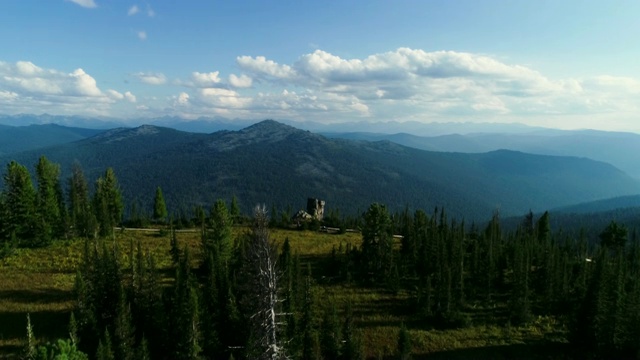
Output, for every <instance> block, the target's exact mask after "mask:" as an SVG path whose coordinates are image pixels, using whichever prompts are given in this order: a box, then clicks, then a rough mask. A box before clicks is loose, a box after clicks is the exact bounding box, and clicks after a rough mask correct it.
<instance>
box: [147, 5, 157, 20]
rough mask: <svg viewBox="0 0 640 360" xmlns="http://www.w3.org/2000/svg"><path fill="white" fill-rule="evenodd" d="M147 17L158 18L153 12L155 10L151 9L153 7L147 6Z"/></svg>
mask: <svg viewBox="0 0 640 360" xmlns="http://www.w3.org/2000/svg"><path fill="white" fill-rule="evenodd" d="M147 16H148V17H155V16H156V12H155V11H153V9H152V8H151V5H149V4H147Z"/></svg>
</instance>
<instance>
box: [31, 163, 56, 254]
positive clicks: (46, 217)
mask: <svg viewBox="0 0 640 360" xmlns="http://www.w3.org/2000/svg"><path fill="white" fill-rule="evenodd" d="M59 175H60V166H59V165H56V164H53V163H51V162H50V161H49V160H47V158H46V157H44V156H41V157H40V160H39V161H38V164H37V165H36V178H37V182H38V193H37V201H36V204H37V207H36V212H37V222H36V234H35V237H36V242H37V243H38V244H39V245H47V244H49V243H51V241H52V240H53V239H54V238H55V237H57V236H59V235H61V234H60V233H59V230H60V228H59V224H60V222H61V221H62V216H61V214H60V199H59V198H58V196H59V194H58V188H59V186H60V185H59V178H58V177H59Z"/></svg>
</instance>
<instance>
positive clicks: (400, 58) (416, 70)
mask: <svg viewBox="0 0 640 360" xmlns="http://www.w3.org/2000/svg"><path fill="white" fill-rule="evenodd" d="M236 62H237V64H238V66H239V67H240V69H241V70H242V71H243V72H244V73H246V74H247V76H248V77H250V78H252V79H254V80H255V81H256V82H258V83H259V84H260V85H269V86H270V87H272V88H275V89H277V88H278V87H280V88H281V89H282V88H286V87H295V88H298V89H305V90H306V92H305V93H309V94H311V93H312V94H314V99H315V100H314V101H313V102H311V103H315V104H316V105H319V104H324V105H326V106H327V112H332V111H338V112H340V113H341V114H344V115H345V116H349V115H348V114H349V111H351V112H352V114H354V116H355V115H359V116H369V117H371V118H373V119H387V120H388V119H395V120H426V119H429V120H433V119H437V120H440V121H442V120H444V121H447V120H451V119H453V120H456V119H460V118H461V117H463V118H464V119H467V118H468V117H469V116H476V115H477V116H480V117H481V119H483V120H484V121H496V119H500V117H503V118H504V119H506V120H507V121H514V119H517V118H523V117H530V116H531V115H549V116H564V115H575V114H589V113H591V114H594V113H611V112H613V111H625V112H629V111H638V108H639V107H640V105H636V98H635V97H634V96H633V95H635V96H636V97H637V94H640V82H638V81H637V80H635V79H631V78H616V77H610V76H600V77H594V78H582V79H553V78H550V77H547V76H545V75H543V74H541V73H540V72H538V71H536V70H534V69H532V68H529V67H526V66H522V65H518V64H508V63H505V62H503V61H500V60H498V59H496V58H494V57H491V56H487V55H482V54H473V53H464V52H456V51H434V52H426V51H423V50H419V49H409V48H399V49H397V50H394V51H389V52H385V53H379V54H373V55H370V56H367V57H364V58H354V59H345V58H342V57H340V56H337V55H334V54H331V53H328V52H326V51H323V50H315V51H313V52H312V53H309V54H305V55H302V56H300V57H299V58H298V59H297V60H296V61H294V62H293V63H291V64H280V63H277V62H275V61H273V60H269V59H267V58H266V57H264V56H256V57H252V56H239V57H237V58H236ZM233 82H234V80H232V79H231V76H230V77H229V83H230V84H231V85H233ZM289 94H291V92H289V93H288V94H285V95H283V94H278V93H274V94H262V95H261V96H262V99H263V100H264V99H276V98H281V99H280V100H279V101H269V102H268V103H267V104H266V105H267V106H271V107H272V108H273V109H275V108H277V109H279V110H283V109H287V110H288V111H293V110H294V109H296V108H299V107H296V104H295V102H293V103H292V102H291V100H292V97H291V95H289ZM257 100H258V99H256V101H254V105H255V104H256V103H258V101H257ZM307 101H309V99H307ZM328 101H334V102H337V103H334V104H329V103H328ZM318 108H321V107H320V106H318ZM293 115H296V114H295V113H289V114H288V116H289V117H291V116H293ZM307 115H308V113H307ZM507 117H508V118H507Z"/></svg>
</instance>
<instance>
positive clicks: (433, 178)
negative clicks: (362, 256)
mask: <svg viewBox="0 0 640 360" xmlns="http://www.w3.org/2000/svg"><path fill="white" fill-rule="evenodd" d="M42 154H44V155H46V156H47V157H48V158H49V159H50V160H51V161H54V162H57V163H60V164H61V166H62V169H63V174H65V175H64V176H67V175H68V174H69V171H70V168H71V165H72V164H73V162H74V161H78V162H79V163H80V164H81V165H82V166H83V168H84V169H85V172H86V173H87V177H88V178H89V179H95V178H97V176H98V175H100V174H101V172H103V171H104V169H105V168H106V167H113V168H114V170H115V171H116V174H117V176H118V179H119V180H120V183H121V186H122V189H123V192H124V194H125V197H126V199H127V201H128V202H129V203H134V202H135V203H139V204H140V205H141V206H142V208H147V209H148V208H150V204H151V202H152V197H153V194H154V190H155V188H156V186H161V187H162V189H163V192H164V194H165V199H166V200H167V203H168V205H169V207H171V208H172V209H173V210H174V211H178V210H180V209H182V210H183V211H188V210H190V209H191V208H192V206H193V205H196V204H202V205H207V204H211V203H213V201H215V200H216V199H218V198H223V199H227V200H229V199H230V198H231V196H233V195H236V196H237V197H238V199H239V200H240V203H241V205H242V206H243V207H244V209H245V210H248V209H249V208H251V207H252V206H254V205H255V204H257V203H265V204H267V206H270V205H275V206H276V207H277V208H279V209H284V208H286V207H287V206H288V205H290V206H293V208H294V209H295V208H297V207H303V206H304V204H305V201H306V198H307V197H318V198H321V199H324V200H326V201H327V204H328V208H332V209H336V208H339V209H340V210H341V211H342V213H354V212H357V211H362V210H364V209H366V207H367V206H368V205H369V204H370V203H371V202H382V203H385V204H387V205H388V206H389V207H390V208H391V209H392V210H398V211H399V210H401V209H403V208H404V207H405V206H408V207H409V208H411V209H417V208H421V209H427V210H428V209H432V208H434V207H436V206H438V207H444V208H445V209H446V210H447V212H448V213H449V214H450V215H451V216H453V217H456V218H458V219H462V218H465V219H467V220H469V221H471V220H474V219H484V218H487V217H489V216H491V213H492V212H493V211H494V210H499V211H500V212H501V213H502V214H505V216H508V215H518V214H524V213H525V212H526V211H528V210H529V209H533V210H534V211H541V210H545V209H549V208H555V207H559V206H565V205H570V204H575V203H579V202H586V201H592V200H597V199H604V198H610V197H614V196H622V195H630V194H640V184H639V183H638V182H637V181H635V180H633V179H632V178H630V177H629V176H627V175H626V174H624V173H623V172H621V171H620V170H618V169H616V168H615V167H613V166H611V165H609V164H605V163H602V162H597V161H592V160H589V159H584V158H582V159H581V158H575V157H557V156H541V155H531V154H524V153H520V152H513V151H504V150H502V151H494V152H488V153H482V154H462V153H442V152H429V151H423V150H418V149H414V148H410V147H405V146H401V145H398V144H395V143H392V142H390V141H378V142H368V141H354V140H343V139H329V138H326V137H324V136H322V135H319V134H315V133H311V132H309V131H304V130H300V129H297V128H294V127H291V126H288V125H285V124H282V123H279V122H276V121H263V122H260V123H257V124H254V125H252V126H249V127H247V128H244V129H242V130H238V131H219V132H215V133H212V134H195V133H186V132H181V131H178V130H174V129H169V128H163V127H157V126H152V125H146V126H141V127H137V128H123V129H113V130H110V131H107V132H102V133H100V134H96V135H95V136H93V137H89V138H86V139H83V140H80V141H75V142H71V143H66V144H61V145H56V146H51V147H47V148H43V149H37V150H32V151H28V152H22V153H17V154H12V155H11V156H0V161H1V162H2V164H6V163H7V162H8V161H9V160H10V159H15V160H17V161H19V162H21V163H23V164H25V165H26V166H28V167H29V168H30V169H33V166H34V164H35V162H36V160H37V158H38V157H39V156H40V155H42Z"/></svg>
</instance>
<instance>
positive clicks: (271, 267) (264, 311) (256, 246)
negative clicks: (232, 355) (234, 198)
mask: <svg viewBox="0 0 640 360" xmlns="http://www.w3.org/2000/svg"><path fill="white" fill-rule="evenodd" d="M268 224H269V218H268V216H267V211H266V209H265V208H264V207H263V206H256V208H255V209H254V220H253V227H252V233H251V241H250V243H249V244H248V249H247V266H248V269H247V270H248V271H247V272H248V274H251V275H250V278H252V279H253V284H252V285H253V286H252V288H253V293H252V294H251V299H252V300H253V302H254V310H253V315H252V329H251V330H252V334H253V336H254V337H255V341H256V343H255V344H254V345H253V346H252V347H253V348H255V349H256V350H257V351H258V354H257V356H258V358H260V359H282V358H286V355H285V352H284V347H283V346H282V344H281V342H280V339H279V336H278V334H279V326H280V323H281V322H280V321H279V320H278V317H279V316H280V315H281V314H280V313H279V309H278V307H279V304H280V301H279V300H278V284H277V280H278V274H277V271H276V265H275V264H276V254H277V252H276V250H275V246H274V244H273V243H272V242H271V239H270V237H269V229H268Z"/></svg>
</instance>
